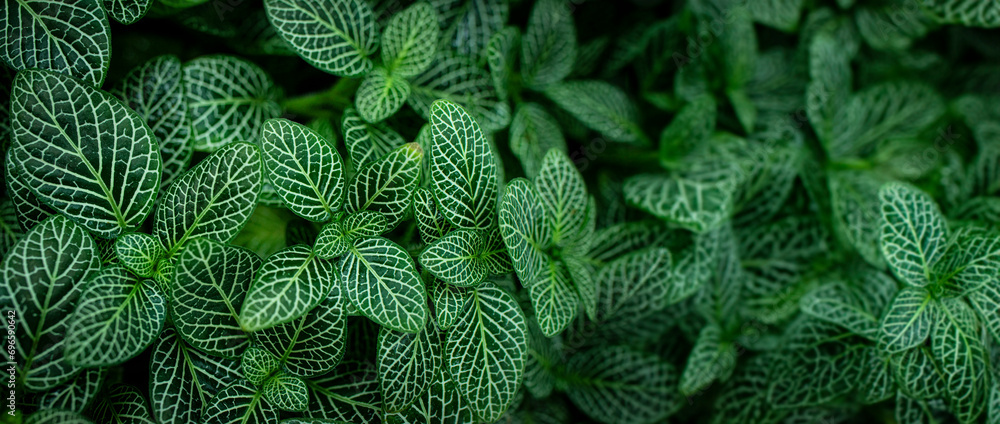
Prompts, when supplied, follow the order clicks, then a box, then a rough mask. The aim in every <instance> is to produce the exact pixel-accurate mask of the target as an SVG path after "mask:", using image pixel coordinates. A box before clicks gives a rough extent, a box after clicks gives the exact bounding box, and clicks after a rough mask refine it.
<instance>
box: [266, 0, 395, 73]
mask: <svg viewBox="0 0 1000 424" xmlns="http://www.w3.org/2000/svg"><path fill="white" fill-rule="evenodd" d="M264 6H265V7H266V8H267V16H268V19H269V20H270V21H271V24H272V25H274V27H275V28H276V29H277V30H278V34H280V35H281V38H283V39H284V40H285V41H287V42H288V44H290V45H291V46H292V49H294V50H295V52H296V53H298V55H299V56H300V57H302V59H304V60H305V61H306V62H308V63H309V64H310V65H312V66H315V67H316V68H318V69H320V70H322V71H324V72H329V73H331V74H334V75H338V76H343V77H357V76H361V75H364V74H365V73H367V72H368V71H370V70H371V69H372V61H371V59H369V56H371V55H372V54H373V53H374V52H375V50H376V48H378V42H379V39H378V26H377V25H376V22H375V13H374V12H373V11H372V7H371V5H369V4H368V2H366V1H364V0H267V1H265V2H264Z"/></svg>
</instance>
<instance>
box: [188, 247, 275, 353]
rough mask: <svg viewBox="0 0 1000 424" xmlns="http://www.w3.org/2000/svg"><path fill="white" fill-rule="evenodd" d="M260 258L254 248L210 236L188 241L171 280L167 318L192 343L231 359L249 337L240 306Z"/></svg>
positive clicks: (199, 347)
mask: <svg viewBox="0 0 1000 424" xmlns="http://www.w3.org/2000/svg"><path fill="white" fill-rule="evenodd" d="M260 266H261V260H260V258H258V257H257V255H256V254H254V253H253V252H251V251H249V250H246V249H243V248H239V247H235V246H228V245H224V244H221V243H218V242H215V241H212V240H209V239H196V240H192V241H191V243H188V245H187V247H186V248H184V250H183V251H182V252H181V254H180V257H179V258H178V259H177V264H176V268H175V269H174V277H173V278H172V279H171V281H170V317H171V319H172V321H173V325H174V328H176V329H177V332H178V334H179V335H180V336H181V337H182V338H183V339H184V341H185V342H187V343H188V344H190V345H191V346H193V347H195V348H197V349H199V350H201V351H203V352H206V353H209V354H212V355H216V356H221V357H228V358H235V357H237V356H239V355H240V353H242V352H243V349H245V348H246V346H247V344H248V339H247V335H246V333H245V332H244V331H243V328H242V327H241V326H240V321H239V311H240V308H241V307H242V306H243V301H244V299H245V298H246V295H247V290H248V288H249V287H250V283H251V282H252V281H253V278H254V273H255V272H256V271H257V269H258V268H260Z"/></svg>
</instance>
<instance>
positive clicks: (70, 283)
mask: <svg viewBox="0 0 1000 424" xmlns="http://www.w3.org/2000/svg"><path fill="white" fill-rule="evenodd" d="M100 266H101V263H100V261H99V260H98V257H97V246H96V245H95V244H94V242H93V240H92V239H91V238H90V236H89V235H88V234H87V233H86V231H84V230H83V228H80V227H79V226H78V225H76V224H74V223H73V222H72V221H70V220H68V219H66V218H64V217H62V216H58V215H57V216H54V217H52V218H49V219H48V220H46V221H44V222H43V223H41V224H39V225H37V226H35V227H34V228H32V229H31V230H30V231H29V232H28V233H27V234H26V235H25V236H24V237H23V238H21V240H19V241H18V242H17V243H16V244H14V246H13V247H12V248H11V249H10V251H9V252H8V253H7V255H6V256H5V257H4V259H3V265H2V273H0V275H2V277H3V278H2V279H0V304H2V305H4V307H7V308H10V309H13V310H14V311H15V312H16V313H17V316H18V320H19V321H18V328H17V333H16V334H15V336H16V337H17V344H16V347H17V354H18V357H19V362H20V366H21V369H20V370H19V375H21V376H23V378H24V380H23V381H24V384H25V386H26V387H27V388H29V389H31V390H46V389H50V388H52V387H55V386H57V385H59V384H61V383H62V382H64V381H66V380H68V379H69V378H71V377H72V376H73V375H74V374H76V373H77V372H78V371H79V368H77V367H76V366H74V365H72V364H71V363H70V362H69V361H68V360H67V359H66V357H65V356H64V354H63V351H64V350H65V347H66V333H67V330H68V327H69V324H70V321H69V315H70V314H71V313H72V311H73V309H74V307H75V306H76V304H77V303H78V301H79V297H80V294H81V292H82V291H83V289H84V285H83V282H84V281H85V280H88V279H89V278H90V277H92V276H93V275H95V274H97V272H98V270H99V269H100Z"/></svg>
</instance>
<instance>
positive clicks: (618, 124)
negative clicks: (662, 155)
mask: <svg viewBox="0 0 1000 424" xmlns="http://www.w3.org/2000/svg"><path fill="white" fill-rule="evenodd" d="M545 95H546V96H548V97H549V99H552V101H553V102H555V103H556V104H557V105H559V107H561V108H563V109H565V110H566V111H567V112H569V113H570V115H573V117H574V118H576V119H578V120H579V121H580V122H582V123H583V124H584V125H586V126H587V128H590V129H592V130H594V131H597V132H599V133H601V135H602V136H604V137H605V138H607V139H608V140H609V141H617V142H620V143H636V144H648V142H647V141H644V138H645V136H644V135H642V130H641V129H639V123H638V111H637V110H636V107H635V105H634V104H633V103H632V100H630V99H629V98H628V96H627V95H626V94H625V92H624V91H622V90H621V89H620V88H618V87H615V86H613V85H611V84H608V83H607V82H604V81H596V80H595V81H569V82H563V83H559V84H555V85H552V86H550V87H548V88H547V89H546V90H545Z"/></svg>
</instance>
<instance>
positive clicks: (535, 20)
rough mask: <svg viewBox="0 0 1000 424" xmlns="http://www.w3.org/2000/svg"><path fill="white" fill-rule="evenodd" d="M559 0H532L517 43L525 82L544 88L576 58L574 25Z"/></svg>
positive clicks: (570, 67)
mask: <svg viewBox="0 0 1000 424" xmlns="http://www.w3.org/2000/svg"><path fill="white" fill-rule="evenodd" d="M570 13H571V12H570V8H569V6H568V5H566V4H565V2H564V1H562V0H541V1H539V2H537V3H535V6H534V8H532V10H531V17H530V18H529V19H528V28H527V31H526V32H525V33H524V39H523V41H522V43H521V68H522V71H521V72H522V74H523V75H524V80H525V82H526V86H528V87H531V88H535V89H538V88H544V87H545V86H548V85H550V84H553V83H557V82H559V81H561V80H562V79H563V78H566V76H567V75H569V73H570V72H572V71H573V63H574V61H575V60H576V27H575V26H574V25H573V17H572V16H571V15H570Z"/></svg>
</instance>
